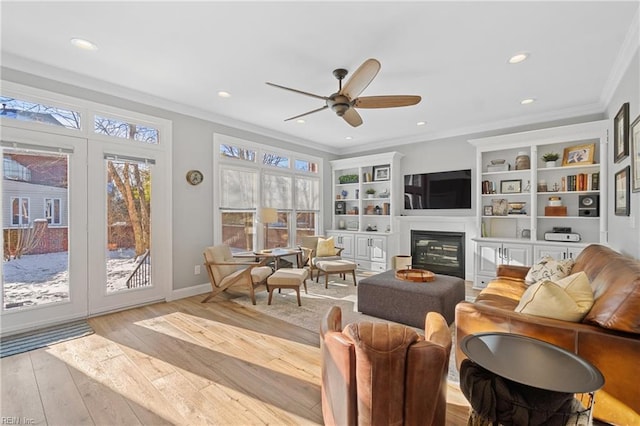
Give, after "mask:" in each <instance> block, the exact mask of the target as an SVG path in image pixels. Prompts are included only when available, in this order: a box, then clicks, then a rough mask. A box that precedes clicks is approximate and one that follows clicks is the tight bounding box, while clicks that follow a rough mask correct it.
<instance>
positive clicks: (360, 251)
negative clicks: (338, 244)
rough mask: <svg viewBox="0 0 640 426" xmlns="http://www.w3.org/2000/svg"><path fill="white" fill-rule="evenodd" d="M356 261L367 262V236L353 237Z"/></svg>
mask: <svg viewBox="0 0 640 426" xmlns="http://www.w3.org/2000/svg"><path fill="white" fill-rule="evenodd" d="M355 250H356V252H355V257H356V259H363V260H369V236H368V235H356V237H355Z"/></svg>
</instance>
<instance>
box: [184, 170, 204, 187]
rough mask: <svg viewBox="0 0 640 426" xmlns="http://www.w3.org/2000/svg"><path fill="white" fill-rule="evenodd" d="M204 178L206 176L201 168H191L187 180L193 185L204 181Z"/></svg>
mask: <svg viewBox="0 0 640 426" xmlns="http://www.w3.org/2000/svg"><path fill="white" fill-rule="evenodd" d="M203 179H204V176H203V175H202V172H201V171H200V170H189V171H188V172H187V182H189V183H190V184H191V185H198V184H199V183H201V182H202V180H203Z"/></svg>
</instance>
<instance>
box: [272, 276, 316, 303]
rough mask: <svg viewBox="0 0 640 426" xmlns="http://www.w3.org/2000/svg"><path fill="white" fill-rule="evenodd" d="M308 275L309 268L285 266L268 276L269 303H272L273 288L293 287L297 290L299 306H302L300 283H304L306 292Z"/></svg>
mask: <svg viewBox="0 0 640 426" xmlns="http://www.w3.org/2000/svg"><path fill="white" fill-rule="evenodd" d="M307 275H308V272H307V270H306V269H302V268H283V269H278V270H277V271H275V272H274V273H273V274H272V275H271V276H270V277H269V278H267V285H268V287H269V300H268V301H267V305H270V304H271V297H272V296H273V290H275V289H276V288H277V289H281V288H291V289H293V290H295V291H296V296H297V297H298V306H302V303H300V284H304V292H305V293H306V292H307Z"/></svg>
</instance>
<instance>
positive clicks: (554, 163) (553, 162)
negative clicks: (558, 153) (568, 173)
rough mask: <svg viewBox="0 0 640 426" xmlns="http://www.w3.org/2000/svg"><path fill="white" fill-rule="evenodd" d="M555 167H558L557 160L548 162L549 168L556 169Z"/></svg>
mask: <svg viewBox="0 0 640 426" xmlns="http://www.w3.org/2000/svg"><path fill="white" fill-rule="evenodd" d="M555 166H556V160H553V161H547V167H555Z"/></svg>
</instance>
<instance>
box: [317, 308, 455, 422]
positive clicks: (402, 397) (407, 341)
mask: <svg viewBox="0 0 640 426" xmlns="http://www.w3.org/2000/svg"><path fill="white" fill-rule="evenodd" d="M320 346H321V352H322V414H323V418H324V422H325V424H327V425H340V426H343V425H344V426H346V425H356V424H357V425H385V426H386V425H391V424H393V425H444V424H445V417H446V409H447V407H446V403H447V372H448V368H449V354H450V353H451V332H450V330H449V328H448V326H447V323H446V321H445V319H444V318H443V317H442V315H440V314H438V313H436V312H429V313H428V314H427V316H426V320H425V337H424V338H423V337H422V336H420V335H419V334H418V333H416V331H415V330H414V329H412V328H410V327H407V326H404V325H400V324H389V323H372V322H359V323H354V324H349V325H347V326H346V327H345V328H344V330H343V329H342V311H341V310H340V308H339V307H337V306H334V307H332V308H331V309H330V310H329V312H328V313H327V314H326V315H325V317H324V318H323V321H322V323H321V326H320Z"/></svg>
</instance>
